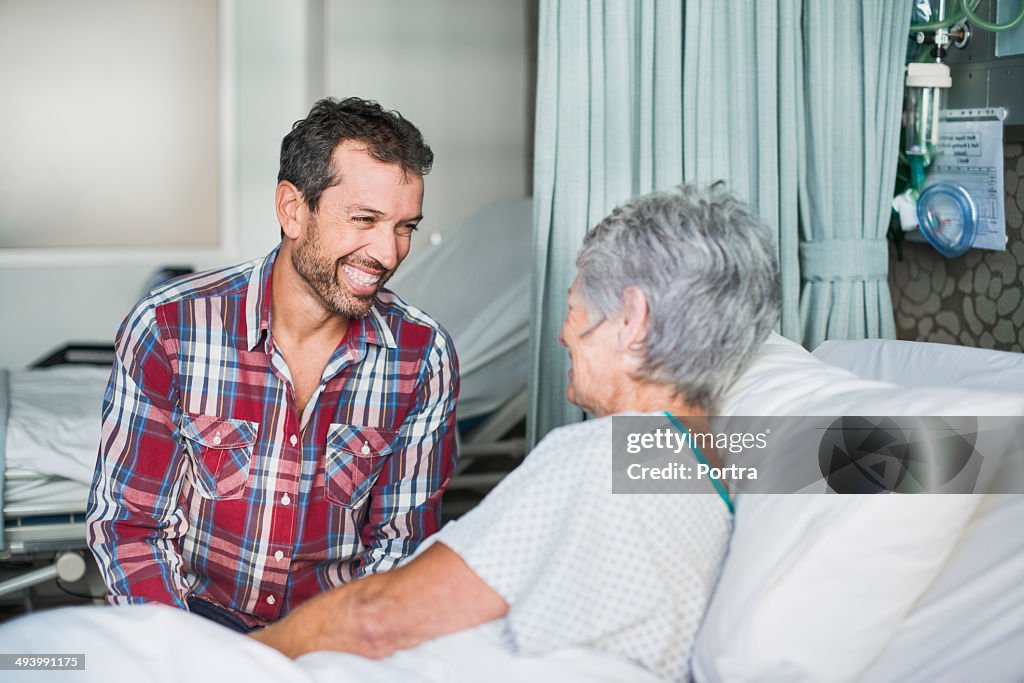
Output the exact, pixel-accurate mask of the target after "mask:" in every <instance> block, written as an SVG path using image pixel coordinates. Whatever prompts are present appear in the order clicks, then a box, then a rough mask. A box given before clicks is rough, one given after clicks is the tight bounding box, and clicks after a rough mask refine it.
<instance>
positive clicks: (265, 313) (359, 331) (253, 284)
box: [245, 244, 398, 351]
mask: <svg viewBox="0 0 1024 683" xmlns="http://www.w3.org/2000/svg"><path fill="white" fill-rule="evenodd" d="M280 248H281V245H280V244H278V245H277V246H276V247H274V249H273V250H272V251H271V252H270V253H269V254H267V255H266V256H265V257H263V258H262V259H261V260H259V261H257V262H256V263H255V265H254V267H253V269H252V272H251V273H250V274H249V286H248V289H247V290H246V297H245V321H246V331H247V336H246V343H247V344H248V346H247V348H248V349H249V350H250V351H252V350H253V349H255V348H256V346H257V345H258V344H259V343H260V341H261V340H264V339H266V333H267V331H268V330H269V329H270V291H271V290H270V288H271V276H272V275H273V271H274V260H275V259H276V258H277V253H278V251H279V250H280ZM346 336H347V337H348V338H349V339H352V340H358V339H364V340H365V341H366V343H368V344H376V345H377V346H383V347H385V348H389V349H393V348H397V347H398V343H397V342H396V341H395V336H394V335H393V334H392V333H391V328H390V327H389V326H388V324H387V323H386V322H385V320H384V316H383V314H382V313H381V311H380V300H379V299H377V298H374V301H373V306H371V307H370V312H369V313H368V314H367V315H366V316H365V317H363V318H356V319H353V320H352V323H351V325H350V327H349V333H348V335H346Z"/></svg>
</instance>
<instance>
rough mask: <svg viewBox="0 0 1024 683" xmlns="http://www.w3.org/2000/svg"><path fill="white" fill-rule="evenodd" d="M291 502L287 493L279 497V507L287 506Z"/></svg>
mask: <svg viewBox="0 0 1024 683" xmlns="http://www.w3.org/2000/svg"><path fill="white" fill-rule="evenodd" d="M291 502H292V499H291V496H289V495H288V494H287V493H286V494H284V495H283V496H281V505H288V504H289V503H291Z"/></svg>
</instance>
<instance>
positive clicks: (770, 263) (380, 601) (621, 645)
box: [253, 184, 778, 680]
mask: <svg viewBox="0 0 1024 683" xmlns="http://www.w3.org/2000/svg"><path fill="white" fill-rule="evenodd" d="M774 253H775V247H774V245H773V242H772V240H771V238H770V236H769V234H768V231H767V230H766V229H765V228H764V227H763V226H762V225H761V224H760V222H759V221H758V220H757V218H756V217H755V216H754V215H753V214H752V213H751V212H750V210H749V209H747V208H746V207H745V206H744V205H743V204H741V203H740V202H738V201H737V200H736V199H735V198H734V197H733V196H732V195H730V194H729V193H728V192H727V191H726V190H725V189H724V188H723V187H722V186H721V185H720V184H717V185H713V186H711V187H709V188H706V189H700V188H697V187H693V186H683V187H680V188H678V189H676V190H674V191H670V192H662V193H656V194H651V195H647V196H644V197H641V198H639V199H635V200H633V201H631V202H629V203H628V204H625V205H624V206H622V207H620V208H618V209H616V210H615V211H613V212H612V214H611V215H610V216H608V217H607V218H606V219H605V220H604V221H602V222H601V223H600V224H599V225H598V226H597V227H595V228H594V229H593V230H592V231H591V232H590V233H589V234H588V235H587V236H586V239H585V240H584V243H583V247H582V248H581V249H580V252H579V255H578V257H577V260H576V266H577V271H578V274H577V277H576V280H575V282H574V283H573V285H572V287H571V288H570V289H569V310H568V314H567V315H566V318H565V322H564V324H563V326H562V330H561V333H560V335H559V340H560V341H561V343H562V344H563V345H564V346H565V347H566V348H567V349H568V351H569V356H570V358H571V361H572V369H571V370H570V372H569V387H568V391H567V397H568V399H569V400H570V401H572V402H573V403H575V404H576V405H578V406H580V407H582V408H584V409H585V410H586V411H587V412H588V413H590V414H592V415H593V416H595V417H596V418H597V419H593V420H588V421H585V422H583V423H580V424H576V425H571V426H568V427H564V428H561V429H557V430H555V431H553V432H552V433H551V434H549V435H548V436H547V437H546V438H545V439H544V440H543V441H542V442H541V443H540V444H538V446H537V448H536V449H535V450H534V451H533V452H532V453H531V454H530V456H529V457H528V458H527V459H526V461H525V462H524V463H523V464H522V465H521V466H520V467H519V468H518V469H517V470H516V471H515V472H513V473H512V474H511V475H510V476H509V477H508V478H507V479H505V481H503V482H502V483H501V484H500V485H499V486H498V487H497V488H496V489H495V490H494V491H493V492H492V493H491V494H490V495H489V496H488V497H487V498H486V499H485V500H484V501H483V502H482V503H481V504H480V505H479V506H478V507H477V508H476V509H474V510H473V511H471V512H470V513H468V514H466V515H465V516H464V517H463V518H462V519H460V520H459V521H458V522H456V523H452V524H449V525H448V526H446V527H445V528H444V529H442V530H441V531H440V532H439V533H438V534H437V535H436V536H435V537H434V538H433V539H432V540H433V541H434V542H433V543H432V544H430V545H429V547H427V548H426V550H424V551H422V552H420V553H419V554H418V555H417V556H416V557H414V558H413V559H412V560H410V561H409V562H408V563H406V564H405V565H404V566H402V567H400V568H398V569H396V570H394V571H391V572H389V573H387V574H381V575H376V576H370V577H367V578H365V579H361V580H359V581H356V582H354V583H352V584H349V585H346V586H344V587H341V588H337V589H335V590H333V591H331V592H328V593H325V594H323V595H321V596H319V597H318V598H315V599H313V600H310V601H309V602H307V603H306V604H304V605H302V606H301V607H299V608H298V609H296V610H295V611H294V612H292V613H291V614H290V615H289V616H287V617H286V618H285V619H283V620H282V621H280V622H278V623H277V624H275V625H273V626H271V627H269V628H267V629H265V630H263V631H260V632H257V633H255V634H253V637H255V638H257V639H258V640H260V641H262V642H264V643H266V644H269V645H271V646H273V647H275V648H277V649H278V650H280V651H281V652H284V653H285V654H288V655H290V656H293V657H294V656H298V655H300V654H303V653H305V652H309V651H313V650H343V651H347V652H354V653H357V654H362V655H365V656H369V657H382V656H386V655H389V654H391V653H392V652H394V651H396V650H399V649H405V648H409V647H413V646H415V645H417V644H419V643H421V642H423V641H425V640H428V639H431V638H434V637H436V636H439V635H442V634H446V633H451V632H454V631H459V630H463V629H468V628H470V627H473V626H476V625H479V624H483V623H484V622H489V621H492V620H497V619H503V620H504V621H503V629H504V633H505V635H506V636H507V639H508V641H509V643H510V645H511V646H512V647H513V648H514V649H515V650H516V651H518V652H522V653H527V654H541V653H545V652H549V651H553V650H557V649H559V648H563V647H570V646H577V647H579V646H582V647H587V648H592V649H594V650H598V651H601V652H605V653H611V654H614V655H617V656H620V657H623V658H626V659H628V660H630V661H632V662H635V663H637V664H639V665H640V666H642V667H644V668H646V669H648V670H650V671H651V672H652V673H654V674H655V675H657V676H660V677H664V678H671V679H675V680H678V679H684V678H686V677H687V676H688V671H689V665H688V660H689V654H690V650H691V647H692V644H693V641H694V637H695V635H696V632H697V628H698V626H699V624H700V620H701V617H702V616H703V613H704V610H705V607H706V605H707V602H708V600H709V597H710V594H711V591H712V588H713V586H714V582H715V579H716V577H717V574H718V570H719V566H720V564H721V561H722V558H723V555H724V553H725V549H726V545H727V541H728V536H729V532H730V529H731V525H732V515H731V506H730V505H729V501H728V500H727V496H726V495H723V496H722V497H718V496H715V495H696V496H694V495H622V494H613V493H612V487H611V478H612V450H613V449H612V419H611V417H610V416H613V415H619V414H623V413H628V414H637V413H641V414H646V413H655V414H662V415H664V414H665V413H666V412H667V413H670V414H672V415H676V416H690V417H697V418H699V417H700V416H704V415H707V414H709V413H712V412H713V411H714V410H715V408H716V406H717V403H718V402H719V400H720V399H721V398H722V396H723V394H724V393H725V392H726V390H727V389H728V388H729V387H730V385H731V384H732V383H733V381H734V380H735V379H736V378H737V376H738V375H739V374H740V372H741V371H742V370H743V368H744V367H745V365H746V364H747V362H748V361H749V360H750V358H751V356H752V353H753V352H754V350H755V349H756V348H757V347H758V345H759V344H760V342H762V341H763V340H764V338H765V337H766V336H767V334H768V332H769V330H770V329H771V327H772V326H773V324H774V323H775V320H776V318H777V316H778V294H777V292H778V273H777V266H776V261H775V256H774ZM689 455H690V457H692V458H694V463H695V464H696V462H697V460H696V459H697V458H698V457H700V456H698V455H697V454H694V453H690V454H689ZM709 457H714V456H713V455H710V454H709ZM705 483H706V484H707V489H708V491H709V492H711V493H714V489H712V488H711V486H712V485H711V483H707V482H705ZM723 491H724V489H723Z"/></svg>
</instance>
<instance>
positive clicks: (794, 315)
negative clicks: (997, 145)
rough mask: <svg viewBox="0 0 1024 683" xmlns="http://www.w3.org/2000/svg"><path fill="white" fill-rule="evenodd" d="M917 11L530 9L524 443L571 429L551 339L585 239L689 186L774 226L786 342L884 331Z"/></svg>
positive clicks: (569, 1) (897, 2)
mask: <svg viewBox="0 0 1024 683" xmlns="http://www.w3.org/2000/svg"><path fill="white" fill-rule="evenodd" d="M912 2H913V0H863V1H862V2H855V3H834V2H819V1H818V0H766V1H765V2H756V3H755V2H750V1H749V0H716V1H715V2H709V1H707V0H686V1H685V2H684V3H680V2H679V1H678V0H676V1H675V2H662V1H659V0H639V1H636V2H628V1H626V0H604V1H600V0H591V1H590V2H578V1H573V0H541V6H540V25H539V44H538V83H537V85H538V90H537V112H536V140H535V169H534V171H535V173H534V208H535V215H534V239H535V261H534V266H533V272H534V290H533V295H532V303H533V311H534V312H535V313H534V315H535V318H534V320H533V321H532V326H531V342H530V343H531V361H532V366H531V375H530V383H531V384H530V385H531V392H530V394H531V398H530V412H529V415H528V428H529V434H528V438H529V440H530V442H531V444H532V443H536V440H537V439H538V438H539V437H542V436H543V435H544V434H546V433H547V432H548V431H549V430H550V429H552V428H554V427H557V426H560V425H563V424H568V423H571V422H574V421H577V420H579V419H580V418H581V415H580V412H579V410H578V409H576V408H575V407H573V406H571V405H569V404H568V403H567V402H566V401H565V399H564V392H565V383H566V373H567V371H568V366H569V364H568V358H567V356H566V354H565V352H564V350H563V349H561V347H559V346H558V343H557V334H558V329H559V327H560V325H561V321H562V318H563V317H564V315H565V297H566V290H567V289H568V287H569V284H570V283H571V282H572V279H573V277H574V271H575V268H574V264H573V262H574V259H575V254H576V250H577V249H578V247H579V245H580V243H581V241H582V238H583V235H584V234H585V233H586V231H587V229H588V228H589V227H590V226H591V225H593V224H594V223H596V222H597V221H598V220H600V219H601V218H602V217H603V216H604V215H605V214H606V213H607V212H608V211H609V210H611V208H613V207H614V206H615V205H616V204H617V203H620V202H621V201H623V200H625V199H627V198H629V197H631V196H635V195H637V194H642V193H645V192H648V191H651V190H653V189H658V188H662V187H667V186H670V185H673V184H676V183H678V182H680V181H681V180H682V179H683V178H684V177H685V178H686V179H687V180H688V181H710V180H717V179H723V180H725V181H727V182H728V184H729V185H730V187H731V188H732V189H733V191H735V192H736V193H737V194H738V195H739V196H741V197H743V198H744V199H746V200H747V201H749V202H750V203H751V204H752V205H753V206H755V207H756V208H757V210H758V212H759V214H760V215H761V216H762V218H763V219H764V220H765V222H767V223H768V224H769V226H771V228H772V230H773V231H774V232H775V234H776V236H777V246H778V255H779V262H780V266H781V269H782V298H783V302H782V303H783V305H782V319H781V321H780V329H781V332H782V333H783V334H784V335H786V336H787V337H790V338H791V339H794V340H798V341H801V342H802V343H803V344H804V345H805V346H807V347H808V348H814V347H815V346H817V345H818V344H820V343H821V342H822V341H824V340H826V339H844V338H864V337H893V336H894V334H895V326H894V323H893V313H892V304H891V299H890V294H889V288H888V284H887V281H886V275H887V253H888V252H887V244H886V241H885V231H886V228H887V225H888V217H889V201H890V198H891V193H892V188H893V184H894V181H895V172H896V156H897V154H898V137H899V117H900V108H901V102H902V87H903V55H904V50H905V46H906V39H907V34H908V31H909V22H910V12H911V4H912ZM684 7H685V28H684V21H683V17H684ZM684 149H685V151H686V154H685V156H684V155H683V150H684ZM684 163H685V168H684Z"/></svg>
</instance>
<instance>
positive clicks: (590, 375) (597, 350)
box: [558, 278, 618, 417]
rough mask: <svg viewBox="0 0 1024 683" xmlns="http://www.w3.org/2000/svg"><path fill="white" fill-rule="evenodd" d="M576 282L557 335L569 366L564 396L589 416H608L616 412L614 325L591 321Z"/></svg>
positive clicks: (601, 321)
mask: <svg viewBox="0 0 1024 683" xmlns="http://www.w3.org/2000/svg"><path fill="white" fill-rule="evenodd" d="M578 282H579V280H578V278H577V280H574V281H573V283H572V287H570V288H569V310H568V312H567V313H566V315H565V320H564V321H563V322H562V329H561V331H560V332H559V333H558V341H559V342H560V343H561V344H562V346H564V347H565V348H566V349H567V350H568V351H569V360H570V362H571V363H572V367H571V368H570V370H569V386H568V388H567V389H566V392H565V397H566V398H567V399H568V400H569V402H571V403H574V404H576V405H578V406H579V407H580V408H583V410H585V411H587V412H588V413H590V414H592V415H596V416H598V417H600V416H603V415H610V414H611V413H613V412H615V411H614V408H613V401H614V398H615V391H614V388H615V386H616V385H617V382H616V381H615V376H616V375H617V372H616V368H617V364H618V359H617V356H616V354H615V341H616V340H615V333H614V326H613V325H610V324H606V323H607V322H608V321H607V320H600V321H598V320H591V319H590V312H589V311H588V310H587V305H586V303H585V302H584V300H583V298H582V297H581V296H580V293H579V284H578Z"/></svg>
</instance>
